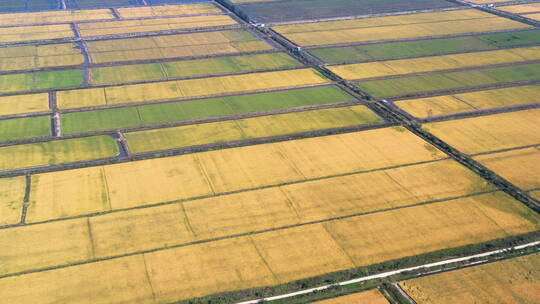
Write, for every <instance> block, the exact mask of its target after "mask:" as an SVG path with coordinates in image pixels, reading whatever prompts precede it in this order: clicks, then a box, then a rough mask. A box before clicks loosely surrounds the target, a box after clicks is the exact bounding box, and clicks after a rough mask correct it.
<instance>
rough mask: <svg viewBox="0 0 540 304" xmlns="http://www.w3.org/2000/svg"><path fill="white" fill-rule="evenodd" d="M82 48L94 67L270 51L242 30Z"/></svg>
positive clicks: (100, 43)
mask: <svg viewBox="0 0 540 304" xmlns="http://www.w3.org/2000/svg"><path fill="white" fill-rule="evenodd" d="M86 44H87V46H88V50H89V51H90V55H91V57H92V61H93V62H94V63H105V62H117V61H127V60H145V59H159V58H177V57H199V56H208V55H219V54H237V53H243V52H255V51H267V50H271V49H272V48H271V47H270V45H268V44H267V43H266V42H263V41H262V40H260V39H259V38H257V37H256V36H255V35H253V34H251V33H250V32H248V31H246V30H226V31H215V32H202V33H188V34H176V35H164V36H152V37H139V38H124V39H113V40H99V41H89V42H87V43H86Z"/></svg>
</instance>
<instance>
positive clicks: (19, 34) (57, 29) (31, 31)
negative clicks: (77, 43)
mask: <svg viewBox="0 0 540 304" xmlns="http://www.w3.org/2000/svg"><path fill="white" fill-rule="evenodd" d="M0 37H2V42H24V41H34V40H50V39H64V38H73V37H75V33H73V30H72V29H71V26H70V25H69V24H55V25H36V26H20V27H4V28H0Z"/></svg>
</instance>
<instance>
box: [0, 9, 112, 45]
mask: <svg viewBox="0 0 540 304" xmlns="http://www.w3.org/2000/svg"><path fill="white" fill-rule="evenodd" d="M1 16H2V18H0V26H6V25H30V24H47V23H70V22H78V21H92V20H107V19H111V20H112V19H114V16H113V15H112V13H111V11H110V10H108V9H97V10H83V11H50V12H37V13H17V14H2V15H1ZM2 38H3V37H2ZM2 42H6V41H4V39H2Z"/></svg>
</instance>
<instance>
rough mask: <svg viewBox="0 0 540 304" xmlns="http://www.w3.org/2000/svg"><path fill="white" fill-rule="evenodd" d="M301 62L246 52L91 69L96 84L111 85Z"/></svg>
mask: <svg viewBox="0 0 540 304" xmlns="http://www.w3.org/2000/svg"><path fill="white" fill-rule="evenodd" d="M298 66H300V63H298V62H297V61H295V60H294V59H292V58H291V57H289V56H288V55H286V54H284V53H272V54H258V55H244V56H233V57H220V58H210V59H199V60H183V61H173V62H166V63H150V64H135V65H124V66H114V67H102V68H93V69H91V82H92V83H93V84H111V83H122V82H132V81H145V80H160V79H167V78H180V77H194V76H205V75H208V76H211V75H218V74H226V73H239V72H249V71H257V70H273V69H283V68H294V67H298Z"/></svg>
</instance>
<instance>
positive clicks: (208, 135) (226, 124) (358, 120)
mask: <svg viewBox="0 0 540 304" xmlns="http://www.w3.org/2000/svg"><path fill="white" fill-rule="evenodd" d="M377 122H383V120H382V118H380V117H378V116H377V115H376V114H375V113H373V112H372V111H371V110H369V109H368V108H367V107H366V106H363V105H359V106H352V107H343V108H331V109H321V110H312V111H305V112H294V113H287V114H276V115H270V116H260V117H254V118H246V119H238V120H229V121H220V122H213V123H205V124H196V125H188V126H180V127H173V128H162V129H154V130H146V131H137V132H130V133H126V138H127V140H128V144H129V148H130V151H131V152H133V153H143V152H150V151H159V150H168V149H174V148H183V147H188V146H197V145H205V144H213V143H221V142H230V141H236V140H241V139H249V138H260V137H269V136H277V135H285V134H294V133H300V132H308V131H315V130H320V129H330V128H339V127H347V126H355V125H364V124H373V123H377Z"/></svg>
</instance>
